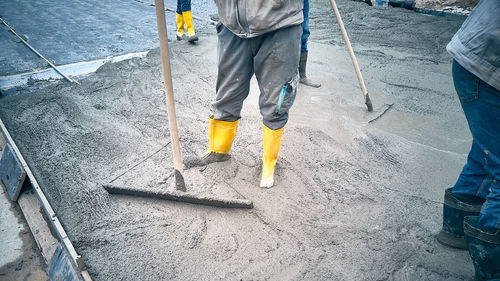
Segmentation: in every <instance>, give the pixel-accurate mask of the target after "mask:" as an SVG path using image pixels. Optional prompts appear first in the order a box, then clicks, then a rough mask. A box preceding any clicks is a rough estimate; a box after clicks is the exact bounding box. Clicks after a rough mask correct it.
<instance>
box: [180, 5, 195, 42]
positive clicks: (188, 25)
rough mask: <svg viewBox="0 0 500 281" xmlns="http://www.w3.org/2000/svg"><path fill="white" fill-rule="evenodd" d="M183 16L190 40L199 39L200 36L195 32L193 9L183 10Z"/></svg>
mask: <svg viewBox="0 0 500 281" xmlns="http://www.w3.org/2000/svg"><path fill="white" fill-rule="evenodd" d="M182 16H183V17H184V23H185V24H186V33H187V36H188V42H194V41H198V36H196V34H195V33H194V26H193V16H192V15H191V11H186V12H182Z"/></svg>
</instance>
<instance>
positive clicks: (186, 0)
mask: <svg viewBox="0 0 500 281" xmlns="http://www.w3.org/2000/svg"><path fill="white" fill-rule="evenodd" d="M175 15H176V23H177V40H180V39H179V38H181V39H182V35H183V34H184V25H185V26H186V34H187V40H188V42H194V41H198V36H197V35H196V34H195V32H194V26H193V17H192V15H191V0H177V12H176V14H175ZM181 27H182V33H180V32H179V29H181ZM179 35H180V36H179Z"/></svg>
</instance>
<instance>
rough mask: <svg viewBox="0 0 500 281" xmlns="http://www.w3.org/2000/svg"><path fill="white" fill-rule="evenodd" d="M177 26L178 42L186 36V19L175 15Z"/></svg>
mask: <svg viewBox="0 0 500 281" xmlns="http://www.w3.org/2000/svg"><path fill="white" fill-rule="evenodd" d="M175 25H176V26H177V34H176V35H177V40H182V36H184V17H183V16H182V15H181V14H178V13H175Z"/></svg>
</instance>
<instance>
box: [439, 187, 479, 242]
mask: <svg viewBox="0 0 500 281" xmlns="http://www.w3.org/2000/svg"><path fill="white" fill-rule="evenodd" d="M483 203H484V199H482V198H479V197H476V196H467V195H457V194H453V193H451V188H448V189H447V190H446V191H445V193H444V204H443V228H442V229H441V232H440V233H439V234H438V235H437V236H436V238H437V240H438V241H439V242H440V243H441V244H443V245H445V246H449V247H453V248H458V249H466V248H467V245H466V243H465V238H464V228H463V221H464V217H466V216H478V215H479V211H480V210H481V206H482V205H483Z"/></svg>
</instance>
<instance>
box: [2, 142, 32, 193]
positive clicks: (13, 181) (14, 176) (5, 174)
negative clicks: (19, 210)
mask: <svg viewBox="0 0 500 281" xmlns="http://www.w3.org/2000/svg"><path fill="white" fill-rule="evenodd" d="M24 179H26V171H24V168H23V166H22V165H21V163H20V162H19V160H18V159H17V157H16V154H15V152H14V151H13V150H12V147H11V146H10V144H7V145H6V146H5V148H4V150H3V153H2V155H1V157H0V180H1V181H2V183H3V185H4V186H5V189H7V193H8V194H9V198H10V200H12V201H17V198H18V197H19V193H21V188H22V187H23V183H24Z"/></svg>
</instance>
